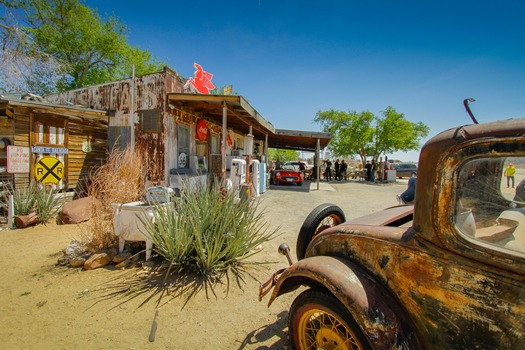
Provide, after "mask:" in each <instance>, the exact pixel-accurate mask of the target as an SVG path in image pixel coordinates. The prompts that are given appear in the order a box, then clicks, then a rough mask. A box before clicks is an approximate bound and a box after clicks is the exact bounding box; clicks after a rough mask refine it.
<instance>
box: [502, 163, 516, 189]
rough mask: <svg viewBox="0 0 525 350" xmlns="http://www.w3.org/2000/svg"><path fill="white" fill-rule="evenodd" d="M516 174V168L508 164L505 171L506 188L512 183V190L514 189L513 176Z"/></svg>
mask: <svg viewBox="0 0 525 350" xmlns="http://www.w3.org/2000/svg"><path fill="white" fill-rule="evenodd" d="M515 173H516V168H515V167H514V165H513V164H512V163H509V165H508V166H507V168H506V169H505V176H506V177H507V188H509V185H510V183H511V182H512V188H514V174H515Z"/></svg>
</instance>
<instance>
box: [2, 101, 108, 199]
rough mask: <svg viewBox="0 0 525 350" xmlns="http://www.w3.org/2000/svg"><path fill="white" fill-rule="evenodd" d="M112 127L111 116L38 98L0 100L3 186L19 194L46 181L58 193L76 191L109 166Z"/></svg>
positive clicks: (104, 112)
mask: <svg viewBox="0 0 525 350" xmlns="http://www.w3.org/2000/svg"><path fill="white" fill-rule="evenodd" d="M107 128H108V116H107V112H106V111H100V110H93V109H90V108H85V107H81V106H68V105H58V104H51V103H46V102H43V100H42V99H41V98H39V97H34V96H33V97H31V96H29V97H27V96H25V98H24V96H20V97H18V98H13V97H0V181H1V182H2V184H4V185H5V184H8V183H9V184H12V185H13V186H14V188H16V189H19V188H23V187H27V186H28V184H29V183H30V182H31V181H34V180H36V181H39V180H41V181H42V182H45V183H50V184H52V185H53V186H55V188H56V189H59V190H76V189H78V187H79V184H82V182H83V181H84V180H86V179H87V178H88V177H89V173H90V171H91V170H92V168H93V167H95V166H99V165H100V164H103V163H104V162H105V160H106V154H107V148H108V147H107V145H108V143H107ZM44 158H45V160H46V161H50V162H51V165H46V163H45V162H44V161H43V160H44ZM40 167H42V171H41V172H38V171H35V169H40Z"/></svg>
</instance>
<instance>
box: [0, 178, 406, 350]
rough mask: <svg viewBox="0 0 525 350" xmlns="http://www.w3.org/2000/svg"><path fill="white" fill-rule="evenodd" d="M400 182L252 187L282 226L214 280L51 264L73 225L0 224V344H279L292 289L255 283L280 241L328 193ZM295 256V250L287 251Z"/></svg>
mask: <svg viewBox="0 0 525 350" xmlns="http://www.w3.org/2000/svg"><path fill="white" fill-rule="evenodd" d="M405 188H406V179H404V180H398V182H397V183H391V184H384V185H372V184H369V183H363V182H357V181H356V182H346V183H331V184H330V185H328V184H326V183H321V187H320V188H319V189H317V186H316V184H311V185H310V186H308V184H307V183H305V184H304V185H303V186H302V187H297V186H295V185H294V186H293V187H292V186H275V187H272V188H271V189H269V190H268V191H267V192H266V193H265V194H263V195H262V196H261V197H259V199H258V200H260V201H261V203H260V208H264V210H265V218H266V220H267V221H268V222H269V223H270V224H271V226H272V227H277V226H280V227H281V228H280V232H281V234H282V235H281V236H280V237H278V238H276V239H274V240H272V241H271V242H267V243H266V244H265V245H264V246H263V248H262V250H261V251H260V253H259V254H256V255H255V256H254V257H252V258H251V260H250V264H248V265H246V266H245V267H244V269H243V270H241V271H239V272H237V273H234V272H229V273H228V274H226V275H224V276H222V278H221V280H220V282H218V283H214V284H206V283H203V282H202V281H200V280H192V279H188V278H187V277H180V276H174V277H172V278H171V279H170V282H173V283H175V285H176V286H177V287H176V288H173V289H171V290H170V293H169V294H166V293H163V294H162V293H161V291H162V288H161V286H162V282H163V272H164V271H165V270H162V269H160V268H153V269H152V268H151V267H145V268H141V267H136V268H131V269H127V270H117V269H115V268H114V267H113V266H109V267H105V268H100V269H97V270H91V271H84V270H81V269H78V268H67V267H59V266H56V265H55V264H56V262H57V259H58V258H59V257H60V256H62V253H61V250H63V249H64V248H65V247H66V246H67V244H68V243H69V242H70V241H71V240H74V239H79V238H80V232H81V231H80V227H79V226H77V225H60V226H58V225H55V224H48V225H47V226H43V225H40V226H36V227H31V228H26V229H17V230H3V231H0V288H1V293H0V324H1V326H0V339H2V345H1V347H2V348H3V349H72V348H75V349H187V348H200V349H285V348H287V346H288V339H287V317H288V308H289V307H290V305H291V302H292V300H293V299H294V297H295V296H296V295H297V292H296V293H290V294H288V295H285V296H283V297H280V298H278V299H277V300H276V302H274V304H272V305H271V307H269V308H268V307H267V300H268V297H267V298H266V300H263V301H262V302H259V301H258V300H257V294H258V286H259V283H260V282H262V281H265V280H266V279H267V278H268V277H269V276H270V274H271V273H272V272H273V271H275V270H276V269H277V268H280V267H284V266H286V265H287V264H286V259H285V257H283V256H281V255H279V254H277V247H278V246H279V244H280V243H282V242H287V243H289V245H290V247H291V248H292V250H293V249H294V248H295V240H296V237H297V233H298V231H299V229H300V227H301V225H302V223H303V220H304V219H305V218H306V216H307V215H308V213H309V212H310V211H311V210H312V209H313V208H314V207H316V206H317V205H319V204H321V203H327V202H329V203H334V204H337V205H339V206H341V208H343V210H344V211H345V214H346V216H347V218H354V217H358V216H361V215H364V214H368V213H371V212H373V211H377V210H380V209H383V208H385V207H388V206H392V205H395V204H397V202H396V200H395V195H396V194H398V193H401V192H402V191H404V189H405ZM293 255H294V256H295V252H293Z"/></svg>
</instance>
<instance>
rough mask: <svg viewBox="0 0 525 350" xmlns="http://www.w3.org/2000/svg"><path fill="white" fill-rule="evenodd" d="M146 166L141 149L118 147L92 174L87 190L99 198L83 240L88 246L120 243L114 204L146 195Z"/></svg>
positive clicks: (103, 246) (94, 247) (132, 200)
mask: <svg viewBox="0 0 525 350" xmlns="http://www.w3.org/2000/svg"><path fill="white" fill-rule="evenodd" d="M144 169H145V164H144V157H143V156H142V152H141V151H139V150H131V149H129V148H127V149H126V150H124V151H121V150H117V149H114V150H113V151H112V152H110V153H109V155H108V158H107V161H106V163H105V164H103V165H101V166H100V167H98V168H97V169H96V170H94V171H93V172H92V173H91V174H90V176H89V183H90V185H89V187H88V189H87V193H88V195H89V196H92V197H94V198H96V199H98V201H96V202H95V203H94V205H93V208H92V209H93V215H92V219H91V220H90V222H89V225H88V226H86V228H85V229H84V232H83V236H84V237H83V239H82V240H83V243H84V245H85V246H86V247H87V248H88V249H90V250H97V249H103V248H109V247H112V246H114V245H115V244H116V242H117V237H116V236H115V232H114V228H113V207H112V204H113V203H129V202H135V201H138V200H142V199H143V197H144ZM86 231H87V232H86Z"/></svg>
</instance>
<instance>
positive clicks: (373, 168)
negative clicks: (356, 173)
mask: <svg viewBox="0 0 525 350" xmlns="http://www.w3.org/2000/svg"><path fill="white" fill-rule="evenodd" d="M376 170H377V169H376V162H375V160H373V159H372V163H371V164H370V182H372V183H374V182H376Z"/></svg>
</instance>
